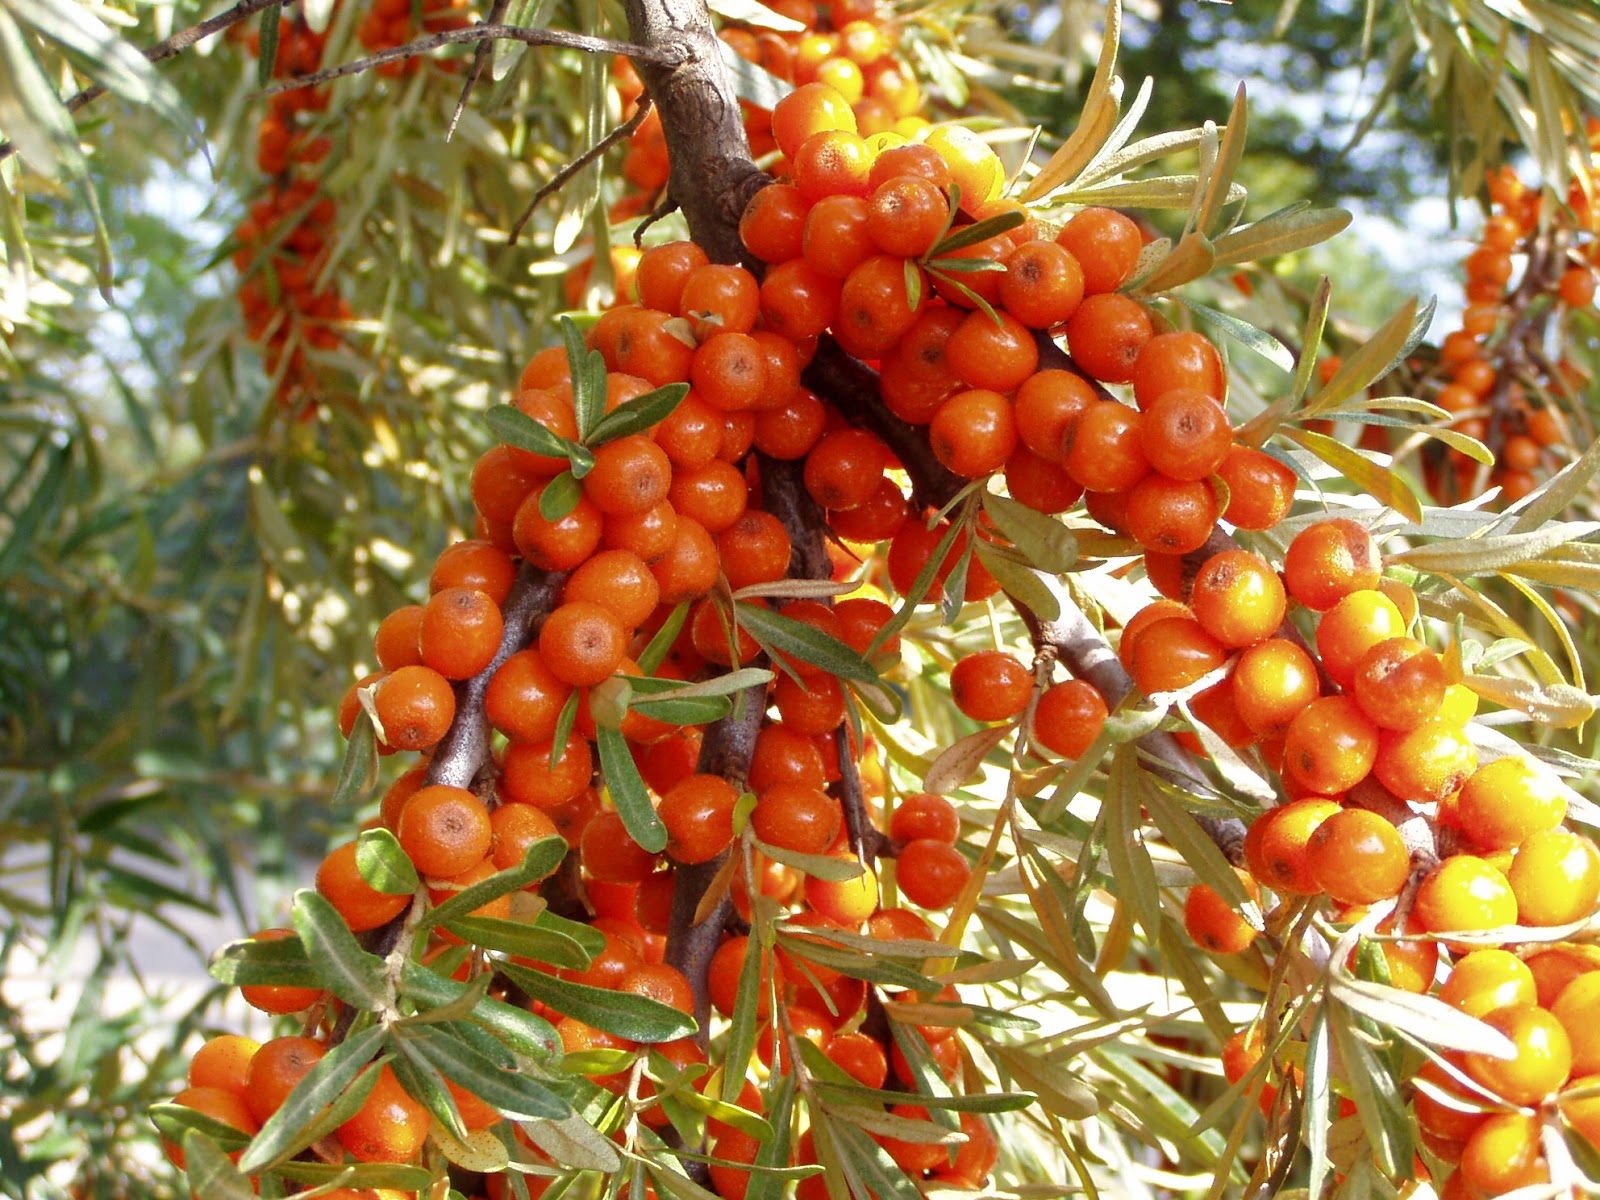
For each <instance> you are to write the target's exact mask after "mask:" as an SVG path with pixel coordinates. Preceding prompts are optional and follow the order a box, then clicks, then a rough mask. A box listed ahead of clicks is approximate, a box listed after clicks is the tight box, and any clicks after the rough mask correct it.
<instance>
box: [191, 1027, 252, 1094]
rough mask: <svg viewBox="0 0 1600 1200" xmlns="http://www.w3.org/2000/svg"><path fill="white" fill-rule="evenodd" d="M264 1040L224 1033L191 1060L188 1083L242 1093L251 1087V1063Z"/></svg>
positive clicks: (212, 1040) (210, 1041)
mask: <svg viewBox="0 0 1600 1200" xmlns="http://www.w3.org/2000/svg"><path fill="white" fill-rule="evenodd" d="M260 1049H261V1043H260V1042H258V1041H256V1040H255V1038H250V1037H244V1036H243V1035H241V1034H237V1033H221V1034H218V1035H217V1036H216V1037H214V1038H212V1039H210V1040H209V1041H208V1042H206V1044H205V1045H203V1046H201V1047H200V1049H198V1050H196V1051H195V1052H194V1057H193V1058H191V1059H190V1060H189V1075H188V1079H189V1086H190V1087H214V1088H220V1089H221V1090H222V1091H225V1092H232V1093H233V1094H234V1095H236V1096H243V1095H244V1093H245V1090H246V1089H247V1087H248V1086H249V1084H248V1080H249V1076H250V1062H251V1060H252V1059H253V1058H254V1057H255V1054H256V1051H258V1050H260Z"/></svg>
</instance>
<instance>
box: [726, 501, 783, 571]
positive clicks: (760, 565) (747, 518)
mask: <svg viewBox="0 0 1600 1200" xmlns="http://www.w3.org/2000/svg"><path fill="white" fill-rule="evenodd" d="M717 551H718V553H719V554H720V556H721V558H722V573H723V574H724V575H726V576H727V578H728V586H729V587H731V588H733V589H734V590H735V591H738V590H739V589H740V588H743V587H749V586H751V585H753V584H757V583H770V582H772V581H773V580H775V579H782V578H783V577H784V575H785V574H787V572H788V570H789V554H790V545H789V534H788V532H787V531H786V530H785V529H784V527H783V522H781V521H779V520H778V518H777V517H775V516H773V515H772V514H771V513H768V512H762V511H761V510H760V509H750V510H748V511H747V512H745V514H744V515H743V516H741V517H740V518H739V519H738V520H737V521H735V522H734V523H733V524H732V525H730V526H729V527H728V528H727V529H724V530H723V531H722V532H721V533H720V534H718V535H717Z"/></svg>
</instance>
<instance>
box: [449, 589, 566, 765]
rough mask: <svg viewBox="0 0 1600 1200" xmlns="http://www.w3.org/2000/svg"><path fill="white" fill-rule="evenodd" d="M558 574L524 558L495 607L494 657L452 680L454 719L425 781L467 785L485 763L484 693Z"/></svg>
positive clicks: (542, 607)
mask: <svg viewBox="0 0 1600 1200" xmlns="http://www.w3.org/2000/svg"><path fill="white" fill-rule="evenodd" d="M566 580H567V577H566V575H565V574H564V573H560V572H549V571H541V570H540V569H539V568H537V567H533V566H529V565H528V564H526V563H524V564H523V566H522V567H521V569H520V570H519V571H518V572H517V579H516V582H515V583H514V584H512V586H511V594H510V595H508V596H507V597H506V602H505V604H504V606H503V607H502V609H501V612H502V615H503V616H504V617H505V634H504V635H503V636H502V637H501V639H500V649H499V650H497V651H495V656H494V661H492V662H491V663H490V664H489V665H488V666H487V667H485V668H484V669H483V670H481V671H479V672H478V673H477V674H476V675H474V676H473V677H472V678H471V679H469V680H467V681H466V682H465V683H458V684H457V685H456V719H455V721H454V722H452V723H451V725H450V731H449V732H448V733H446V734H445V735H444V738H443V739H442V740H441V741H440V742H439V745H438V747H437V748H436V749H435V750H434V752H433V760H432V761H431V762H430V763H429V764H428V782H429V783H430V784H434V783H445V784H449V785H450V786H452V787H461V788H470V787H471V786H472V784H473V781H474V780H475V779H476V778H477V777H478V772H479V771H481V770H483V768H484V766H485V765H487V763H488V762H489V719H488V718H487V717H486V716H484V713H483V697H484V693H485V692H487V691H488V690H489V681H490V680H491V679H493V678H494V673H495V672H496V671H498V670H499V669H500V664H501V663H503V662H505V661H506V659H508V658H510V657H511V656H512V655H513V654H516V653H518V652H519V651H522V650H525V649H527V648H528V644H529V643H530V642H531V641H532V640H533V636H534V634H535V633H537V632H538V629H539V626H540V625H541V624H542V623H543V622H544V618H545V617H546V616H548V615H549V614H550V611H551V610H552V609H553V608H555V606H556V603H557V601H559V600H560V598H561V587H562V585H563V584H564V583H566Z"/></svg>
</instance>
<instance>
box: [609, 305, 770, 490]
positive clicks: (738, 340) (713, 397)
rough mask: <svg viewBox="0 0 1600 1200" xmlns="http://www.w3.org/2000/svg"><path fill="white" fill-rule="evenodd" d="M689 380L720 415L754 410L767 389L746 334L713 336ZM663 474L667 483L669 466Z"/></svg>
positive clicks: (758, 354)
mask: <svg viewBox="0 0 1600 1200" xmlns="http://www.w3.org/2000/svg"><path fill="white" fill-rule="evenodd" d="M689 381H690V383H691V384H692V385H693V387H694V390H695V394H696V395H698V396H699V397H700V398H701V399H702V400H704V401H705V402H706V403H707V404H709V405H711V407H713V408H715V409H718V410H720V411H722V412H742V411H744V410H746V409H752V408H757V407H759V406H760V404H761V400H762V397H763V393H764V392H765V390H766V386H767V361H766V355H765V354H764V353H763V351H762V349H761V345H760V343H759V342H757V341H756V339H755V338H753V337H751V336H750V335H749V334H748V333H741V332H739V331H737V330H735V331H733V332H729V333H718V334H714V335H712V336H709V337H708V338H707V339H706V340H705V341H703V342H701V343H700V347H699V348H698V349H697V350H696V351H695V352H694V362H693V364H692V365H691V366H690V368H689ZM663 457H664V456H663ZM666 475H667V481H668V482H670V480H671V468H670V464H669V466H668V469H667V473H666ZM587 482H588V480H587V479H585V483H587ZM664 495H665V492H663V496H664ZM647 507H648V506H647Z"/></svg>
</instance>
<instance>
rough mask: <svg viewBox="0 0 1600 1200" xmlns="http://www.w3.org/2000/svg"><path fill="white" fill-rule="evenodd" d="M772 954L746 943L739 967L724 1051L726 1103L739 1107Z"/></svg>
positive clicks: (755, 942) (750, 940) (754, 940)
mask: <svg viewBox="0 0 1600 1200" xmlns="http://www.w3.org/2000/svg"><path fill="white" fill-rule="evenodd" d="M770 953H771V951H770V950H769V949H768V948H767V947H766V946H763V945H762V944H761V942H760V940H759V939H757V938H754V937H752V938H748V939H747V940H746V941H745V955H744V962H743V963H742V964H741V965H740V967H739V990H738V991H737V992H736V993H735V995H734V1001H733V1019H732V1021H731V1022H730V1024H729V1026H728V1041H727V1045H726V1047H725V1048H724V1050H723V1060H722V1061H723V1076H722V1097H721V1098H722V1100H723V1102H724V1103H727V1104H736V1103H738V1100H739V1093H740V1092H742V1091H743V1090H744V1081H745V1073H746V1072H747V1071H748V1070H749V1067H750V1056H751V1055H752V1054H754V1053H755V1050H756V1022H757V1020H758V1014H759V1012H760V1009H761V989H762V986H763V984H762V975H763V971H762V963H763V960H765V959H766V957H767V955H768V954H770Z"/></svg>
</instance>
